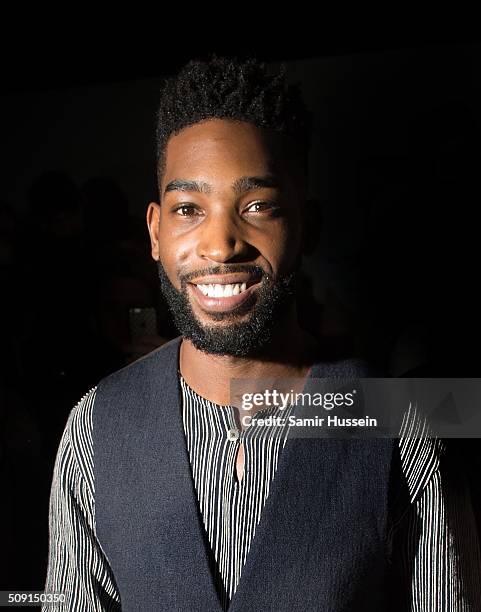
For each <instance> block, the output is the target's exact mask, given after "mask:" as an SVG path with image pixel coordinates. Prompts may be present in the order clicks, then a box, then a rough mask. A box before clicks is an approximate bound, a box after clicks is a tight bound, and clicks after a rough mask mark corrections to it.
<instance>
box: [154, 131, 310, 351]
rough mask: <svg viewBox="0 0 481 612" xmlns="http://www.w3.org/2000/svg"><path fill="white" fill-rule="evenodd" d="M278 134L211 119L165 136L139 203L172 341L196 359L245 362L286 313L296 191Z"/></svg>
mask: <svg viewBox="0 0 481 612" xmlns="http://www.w3.org/2000/svg"><path fill="white" fill-rule="evenodd" d="M283 146H284V145H283V143H282V141H281V138H280V137H279V136H273V135H268V134H266V132H264V131H263V130H260V129H259V128H256V127H255V126H253V125H251V124H249V123H245V122H234V121H230V120H221V119H212V120H209V121H204V122H202V123H197V124H195V125H193V126H190V127H187V128H185V129H183V130H182V131H181V132H179V133H178V134H177V135H175V136H173V137H171V138H170V140H169V141H168V143H167V148H166V154H165V171H164V173H163V177H162V180H161V184H160V185H159V191H160V205H159V204H156V203H154V202H152V203H151V204H150V205H149V210H148V213H147V220H148V225H149V231H150V235H151V241H152V256H153V258H154V259H156V260H157V261H158V265H159V276H160V280H161V288H162V291H163V293H164V295H165V297H166V299H167V301H168V304H169V306H170V308H171V310H172V313H173V315H174V319H175V321H176V324H177V326H178V328H179V331H180V333H181V334H182V335H183V336H184V337H186V338H189V339H191V341H192V342H193V344H194V345H195V346H196V347H197V348H199V349H201V350H204V351H206V352H209V353H216V354H224V355H226V354H227V355H238V356H240V355H243V356H246V355H252V354H255V353H256V352H257V351H258V350H260V349H261V348H262V347H263V346H264V345H266V344H267V343H268V342H269V340H270V339H271V337H272V334H273V333H282V330H281V329H279V325H281V324H282V321H283V317H284V315H285V313H286V312H287V310H288V309H289V308H290V307H291V306H292V302H293V299H294V295H293V293H294V292H293V288H294V280H295V272H296V270H297V268H298V266H299V264H300V248H301V237H302V209H303V202H302V199H303V193H302V192H301V191H302V186H300V184H299V181H295V180H294V179H293V178H292V176H293V172H292V170H291V166H290V165H289V164H288V163H287V161H285V159H286V156H285V155H284V154H283V153H282V147H283Z"/></svg>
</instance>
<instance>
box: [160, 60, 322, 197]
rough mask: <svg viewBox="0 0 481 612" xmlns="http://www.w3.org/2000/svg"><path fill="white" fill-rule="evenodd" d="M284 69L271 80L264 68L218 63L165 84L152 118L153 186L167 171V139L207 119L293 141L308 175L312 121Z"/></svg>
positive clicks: (203, 63)
mask: <svg viewBox="0 0 481 612" xmlns="http://www.w3.org/2000/svg"><path fill="white" fill-rule="evenodd" d="M285 77H286V68H285V64H282V65H281V67H280V69H279V70H278V71H277V73H274V74H269V72H268V68H267V65H266V63H265V62H263V61H259V60H258V59H256V58H252V57H251V58H248V59H244V60H239V59H238V58H236V57H219V56H217V55H216V54H212V55H211V56H210V57H209V58H208V59H206V60H202V59H195V60H191V61H189V62H188V63H187V64H186V65H185V66H184V67H183V68H182V69H181V70H180V72H178V74H177V75H175V76H173V77H168V78H166V79H165V80H164V82H163V84H162V87H161V92H160V104H159V108H158V111H157V114H156V168H157V182H158V185H160V183H161V179H162V175H163V172H164V170H165V149H166V146H167V142H168V140H169V138H170V137H171V136H173V135H175V134H177V133H178V132H180V131H181V130H182V129H184V128H186V127H188V126H190V125H194V124H196V123H199V122H201V121H205V120H207V119H214V118H218V119H233V120H237V121H246V122H249V123H252V124H254V125H256V126H257V127H261V128H266V129H269V130H273V131H275V132H279V133H281V134H284V135H286V136H289V137H290V138H291V142H292V143H293V145H294V146H295V157H296V159H297V160H298V161H299V162H300V164H301V167H302V169H303V170H304V171H305V172H306V174H307V160H308V153H309V148H310V136H311V127H312V115H311V113H310V112H309V110H308V109H307V107H306V105H305V104H304V102H303V100H302V96H301V93H300V86H299V84H298V83H296V84H295V85H287V84H286V78H285Z"/></svg>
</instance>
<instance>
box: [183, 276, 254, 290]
mask: <svg viewBox="0 0 481 612" xmlns="http://www.w3.org/2000/svg"><path fill="white" fill-rule="evenodd" d="M259 280H260V278H259V277H258V276H249V275H248V274H240V273H238V274H223V275H213V276H203V277H202V278H196V279H195V280H191V281H190V283H191V284H192V285H237V284H242V283H246V286H247V287H250V286H251V285H254V284H255V283H257V282H258V281H259Z"/></svg>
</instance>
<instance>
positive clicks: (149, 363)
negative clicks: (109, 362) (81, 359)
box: [98, 336, 182, 394]
mask: <svg viewBox="0 0 481 612" xmlns="http://www.w3.org/2000/svg"><path fill="white" fill-rule="evenodd" d="M181 340H182V336H177V337H176V338H174V339H173V340H170V341H169V342H167V343H166V344H163V345H162V346H161V347H159V348H158V349H156V350H155V351H152V352H151V353H148V354H147V355H145V356H144V357H141V358H140V359H138V360H137V361H134V362H133V363H131V364H129V365H128V366H125V367H124V368H122V369H121V370H117V371H116V372H113V373H112V374H110V375H109V376H106V377H105V378H103V379H102V380H101V381H100V382H99V384H98V391H99V394H101V393H104V392H106V391H112V390H122V389H123V388H125V389H126V388H131V387H132V385H139V384H146V383H147V382H148V381H149V379H151V378H152V377H153V376H157V375H161V374H162V372H163V371H165V370H166V369H172V366H174V367H175V369H176V368H177V363H178V355H179V347H180V343H181Z"/></svg>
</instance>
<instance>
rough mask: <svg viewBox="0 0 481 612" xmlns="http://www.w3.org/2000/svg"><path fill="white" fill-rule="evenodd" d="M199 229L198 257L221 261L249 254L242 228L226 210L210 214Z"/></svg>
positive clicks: (236, 258)
mask: <svg viewBox="0 0 481 612" xmlns="http://www.w3.org/2000/svg"><path fill="white" fill-rule="evenodd" d="M199 230H200V231H199V240H198V243H197V255H198V256H199V257H201V258H203V259H209V260H211V261H214V262H216V263H223V262H226V261H232V260H236V261H237V260H240V259H243V258H245V257H246V256H248V255H249V252H250V246H249V243H248V241H247V240H246V237H245V236H244V235H243V231H242V228H241V227H240V224H239V222H238V221H236V219H234V218H233V217H232V215H231V214H229V213H228V212H225V213H215V214H211V215H210V216H209V217H207V218H206V219H205V221H204V222H203V223H202V225H201V227H199Z"/></svg>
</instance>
